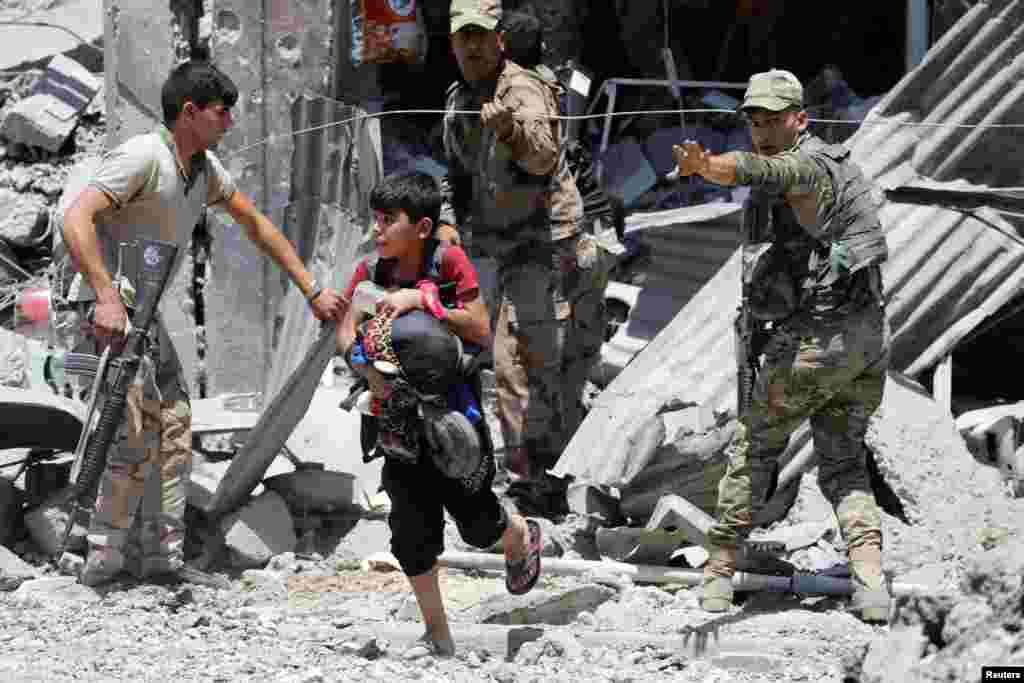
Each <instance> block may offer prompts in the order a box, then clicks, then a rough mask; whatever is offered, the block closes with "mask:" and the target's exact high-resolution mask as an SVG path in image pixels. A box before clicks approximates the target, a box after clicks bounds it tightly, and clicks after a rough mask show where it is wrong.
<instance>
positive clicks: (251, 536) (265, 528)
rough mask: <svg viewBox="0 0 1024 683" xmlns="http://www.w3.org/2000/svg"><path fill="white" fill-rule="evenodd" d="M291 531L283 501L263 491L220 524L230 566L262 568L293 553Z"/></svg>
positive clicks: (279, 497) (293, 535)
mask: <svg viewBox="0 0 1024 683" xmlns="http://www.w3.org/2000/svg"><path fill="white" fill-rule="evenodd" d="M294 527H295V524H294V522H293V521H292V515H291V513H290V512H289V511H288V505H287V504H286V503H285V501H284V498H282V497H281V496H280V495H279V494H277V493H274V492H273V491H264V492H263V493H261V494H260V495H258V496H257V497H256V498H254V499H253V500H252V502H250V503H249V504H248V505H246V506H245V507H243V508H242V509H241V510H239V511H237V512H235V513H233V514H231V515H229V516H228V517H227V518H225V519H224V520H223V521H222V522H221V530H222V531H223V533H224V539H225V543H226V544H227V547H228V549H229V551H230V553H229V554H230V558H231V559H230V563H231V565H232V566H235V567H243V568H258V567H263V566H265V565H266V564H267V562H268V561H269V560H270V558H272V557H273V556H275V555H278V554H280V553H284V552H289V551H291V550H294V549H295V544H296V542H297V540H298V539H297V538H296V537H295V528H294Z"/></svg>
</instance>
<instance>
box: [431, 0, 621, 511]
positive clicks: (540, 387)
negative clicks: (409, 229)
mask: <svg viewBox="0 0 1024 683" xmlns="http://www.w3.org/2000/svg"><path fill="white" fill-rule="evenodd" d="M500 19H501V9H500V6H499V4H498V2H497V0H455V2H453V3H452V5H451V39H452V47H453V49H454V52H455V56H456V60H457V61H458V63H459V68H460V70H461V72H462V76H463V80H461V81H459V82H457V83H455V84H454V85H453V86H452V87H451V88H450V89H449V91H448V97H447V105H446V106H447V109H448V111H449V112H450V113H449V114H447V115H446V116H445V120H444V146H445V153H446V156H447V159H448V163H449V176H448V178H447V179H446V181H445V183H444V193H445V208H444V210H443V212H442V215H441V221H442V222H443V223H447V224H451V225H458V226H459V228H460V229H461V230H462V231H463V233H464V235H465V241H466V245H467V248H468V251H469V253H470V255H471V256H476V257H479V256H481V255H485V256H491V257H493V258H495V259H496V261H497V263H498V279H499V283H500V284H499V286H500V289H501V303H500V306H499V312H498V322H497V329H496V331H495V344H494V357H495V358H494V361H495V374H496V379H497V390H498V415H499V418H500V420H501V425H502V434H503V436H504V440H505V449H506V450H505V453H506V463H507V464H508V465H509V467H510V470H512V471H513V472H517V473H519V474H520V475H521V476H522V477H523V481H522V482H520V483H519V484H518V485H517V493H518V494H520V507H521V508H522V507H523V505H524V503H525V504H527V505H528V506H529V507H532V508H533V509H532V510H531V512H532V513H535V514H552V515H556V514H559V513H564V512H566V511H567V507H566V504H565V487H564V483H565V482H564V481H558V480H553V478H551V477H550V475H548V474H547V473H546V470H548V469H549V468H551V467H553V466H554V464H555V463H556V462H557V460H558V458H559V457H560V455H561V453H562V450H563V449H564V448H565V445H566V444H567V443H568V441H569V439H570V438H571V437H572V434H573V433H574V432H575V430H576V428H577V427H578V426H579V424H580V422H581V421H582V419H583V408H582V403H581V398H582V392H583V387H584V384H585V382H586V379H587V377H588V375H589V373H590V370H591V368H592V367H593V365H594V363H595V362H596V360H597V359H598V357H599V353H600V348H601V344H602V342H603V340H604V337H603V336H604V287H605V284H606V283H607V276H606V272H607V268H606V266H605V264H604V263H603V262H602V259H603V258H605V252H604V251H603V250H601V249H599V248H598V245H597V243H596V241H595V240H594V238H593V237H592V236H590V235H588V234H585V233H584V232H583V231H582V230H581V227H582V226H581V224H582V218H583V203H582V200H581V197H580V193H579V191H578V190H577V188H576V184H575V182H574V180H573V177H572V174H571V173H570V171H569V168H568V165H567V162H566V159H565V155H564V153H563V150H562V149H561V146H560V144H559V140H560V137H561V135H560V125H559V121H558V120H557V119H555V118H552V117H555V116H557V115H558V102H557V100H556V90H555V89H554V87H553V86H552V84H550V83H548V82H546V81H545V80H543V79H541V78H540V77H538V76H537V74H536V73H535V72H533V71H532V70H529V69H523V68H522V67H520V66H518V65H517V64H515V63H514V62H511V61H509V60H507V59H505V57H504V55H503V48H504V46H503V42H502V33H501V31H500V27H499V25H498V22H499V20H500ZM467 110H468V111H479V112H480V116H479V117H476V116H471V115H470V116H467V115H462V114H457V113H455V112H457V111H467ZM512 494H513V491H510V495H512Z"/></svg>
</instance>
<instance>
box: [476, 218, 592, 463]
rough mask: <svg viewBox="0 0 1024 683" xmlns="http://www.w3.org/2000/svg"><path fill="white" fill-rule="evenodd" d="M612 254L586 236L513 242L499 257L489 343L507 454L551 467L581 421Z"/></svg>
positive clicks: (499, 415)
mask: <svg viewBox="0 0 1024 683" xmlns="http://www.w3.org/2000/svg"><path fill="white" fill-rule="evenodd" d="M610 260H611V257H610V255H609V254H607V253H606V252H605V251H604V250H603V249H601V248H600V247H599V246H598V244H597V242H596V241H595V240H594V238H593V237H592V236H590V235H579V236H576V237H571V238H568V239H565V240H560V241H558V242H555V243H551V244H532V245H529V246H528V247H520V248H519V249H517V250H515V251H514V252H513V253H512V255H510V256H508V257H503V258H499V259H498V263H499V269H498V280H499V287H500V291H501V304H500V306H499V310H498V322H497V327H496V330H495V341H494V369H495V382H496V385H497V394H498V417H499V420H500V422H501V428H502V435H503V437H504V441H505V448H506V453H510V452H512V451H514V450H516V449H521V450H523V451H525V453H526V456H527V457H528V458H529V461H530V467H531V471H535V470H545V469H550V468H551V467H553V466H554V465H555V463H556V462H557V461H558V458H559V457H560V456H561V454H562V451H563V450H564V448H565V446H566V445H567V444H568V442H569V440H570V439H571V438H572V435H573V433H575V431H576V429H577V428H578V427H579V425H580V423H581V422H582V421H583V417H584V409H583V404H582V395H583V389H584V385H585V383H586V381H587V378H588V377H589V376H590V372H591V370H592V369H593V367H594V364H595V363H596V362H597V361H598V359H599V358H600V352H601V344H602V343H603V342H604V329H605V304H604V293H605V288H606V286H607V284H608V269H609V263H610Z"/></svg>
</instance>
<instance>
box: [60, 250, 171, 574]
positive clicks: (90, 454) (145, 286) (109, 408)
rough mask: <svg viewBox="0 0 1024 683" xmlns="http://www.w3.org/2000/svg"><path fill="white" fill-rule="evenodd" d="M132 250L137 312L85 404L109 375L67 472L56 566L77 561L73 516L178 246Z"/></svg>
mask: <svg viewBox="0 0 1024 683" xmlns="http://www.w3.org/2000/svg"><path fill="white" fill-rule="evenodd" d="M135 251H136V257H137V258H138V269H137V271H136V272H137V273H138V282H136V283H135V287H136V311H135V315H134V316H132V318H133V320H132V329H131V332H129V334H128V339H127V341H126V342H125V346H124V350H123V351H122V352H121V354H120V355H119V356H118V357H117V358H114V359H112V360H110V361H109V362H106V361H104V362H102V363H101V365H100V367H99V368H98V370H97V373H96V379H95V381H94V386H93V397H92V399H91V400H90V403H92V404H94V403H95V397H96V394H97V393H98V392H99V391H101V390H102V386H103V384H104V383H105V382H106V377H105V375H107V374H108V373H113V375H112V379H111V380H110V382H109V384H108V388H107V390H106V398H105V400H104V401H103V408H102V410H101V411H100V415H99V419H98V420H97V422H96V428H95V429H93V430H91V431H90V424H89V423H90V422H91V417H92V416H91V410H90V415H89V419H87V421H86V423H85V425H84V426H83V433H82V441H81V442H80V445H79V448H78V449H77V450H76V454H75V462H74V465H73V468H72V471H73V472H76V473H77V474H75V477H74V479H75V483H74V484H73V485H72V488H71V501H70V502H71V505H72V508H71V510H70V511H69V514H68V523H67V526H66V527H65V529H64V538H63V539H62V541H61V545H60V555H59V557H58V560H57V564H58V566H59V567H61V568H62V569H64V570H69V571H73V569H74V568H76V567H78V566H80V564H81V559H80V558H77V557H73V556H71V555H70V553H68V552H67V543H68V538H69V536H70V535H71V529H72V527H73V526H74V524H75V519H76V517H78V516H79V514H80V513H81V512H82V510H84V509H85V508H87V507H89V506H90V505H91V504H92V501H93V500H94V499H95V497H96V489H97V486H98V485H99V481H100V477H101V476H102V474H103V470H104V469H105V468H106V466H107V455H108V453H109V451H110V445H111V443H113V441H114V438H115V436H116V435H117V429H118V426H119V425H120V424H121V420H122V419H123V417H124V411H125V406H126V405H127V402H128V388H129V387H130V386H131V384H132V382H133V381H134V379H135V375H136V374H137V373H138V371H139V366H140V365H141V364H142V358H143V355H144V354H145V353H146V344H147V341H148V337H149V330H150V327H151V326H152V324H153V321H154V319H155V318H156V308H157V304H158V303H159V302H160V298H161V296H163V293H164V289H165V288H166V287H167V281H168V280H169V279H170V274H171V268H172V266H173V265H174V261H175V259H176V258H177V256H178V251H179V247H178V245H176V244H171V243H168V242H159V241H156V240H140V241H139V243H138V247H137V249H136V250H135ZM107 355H108V353H105V354H104V359H105V358H106V357H107ZM83 446H84V447H83Z"/></svg>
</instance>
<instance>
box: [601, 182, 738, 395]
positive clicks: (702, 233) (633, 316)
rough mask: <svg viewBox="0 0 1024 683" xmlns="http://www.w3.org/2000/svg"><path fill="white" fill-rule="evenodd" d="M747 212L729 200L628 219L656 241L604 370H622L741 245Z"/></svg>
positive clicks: (605, 351) (608, 347)
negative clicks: (643, 281) (647, 266)
mask: <svg viewBox="0 0 1024 683" xmlns="http://www.w3.org/2000/svg"><path fill="white" fill-rule="evenodd" d="M741 218H742V206H741V205H740V204H736V203H733V202H727V203H721V204H704V205H701V206H690V207H684V208H681V209H672V210H669V211H656V212H651V213H634V214H632V215H630V216H629V217H628V218H627V219H626V231H627V234H631V235H639V236H640V238H641V239H642V241H643V242H644V244H646V245H647V246H648V247H650V249H651V263H650V266H649V268H647V281H646V282H645V283H644V285H643V287H642V288H641V289H640V291H639V293H638V294H637V296H636V301H635V303H633V302H627V303H629V304H631V305H632V309H631V310H630V315H629V322H628V324H627V325H624V326H623V327H622V328H620V329H619V331H618V333H617V334H616V335H615V336H614V337H612V339H610V340H609V341H608V342H607V343H606V344H605V345H604V347H603V348H602V350H601V360H602V365H603V367H602V370H601V372H602V374H603V375H604V376H606V377H613V376H614V375H615V374H617V373H618V372H620V371H621V370H622V368H623V367H625V365H626V364H627V363H629V362H630V359H631V358H633V356H634V355H636V353H637V352H638V351H640V350H641V349H643V348H644V346H646V345H647V344H648V343H650V341H651V340H652V339H654V338H655V337H656V336H657V335H658V334H659V333H660V332H661V331H662V330H663V329H664V328H665V327H666V326H667V325H668V324H669V322H671V320H672V319H673V318H674V317H675V316H676V314H677V313H679V311H681V310H682V309H683V307H684V306H685V305H686V304H687V303H689V301H690V300H691V299H692V298H693V297H694V296H695V295H696V294H697V293H698V292H699V291H700V289H701V287H703V286H704V284H705V283H707V281H708V280H710V279H711V278H712V277H714V275H715V273H716V272H718V270H719V269H721V267H722V266H723V265H724V264H725V263H726V262H727V261H728V260H729V258H730V257H731V256H732V253H733V252H734V251H735V250H736V247H737V246H738V245H739V237H740V225H741ZM608 296H610V297H614V293H609V295H608ZM733 307H735V303H734V304H733Z"/></svg>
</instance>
